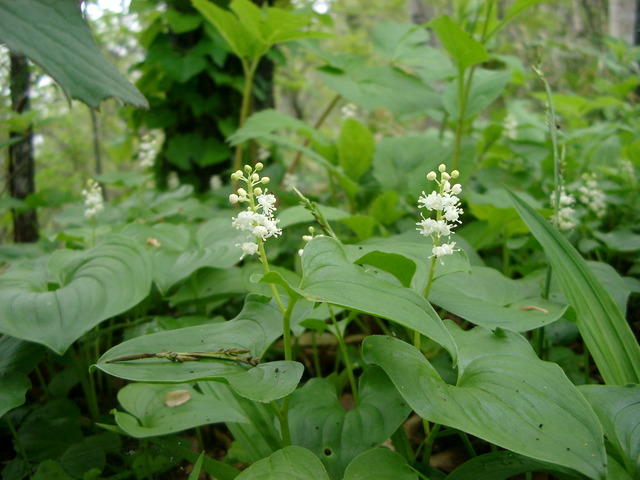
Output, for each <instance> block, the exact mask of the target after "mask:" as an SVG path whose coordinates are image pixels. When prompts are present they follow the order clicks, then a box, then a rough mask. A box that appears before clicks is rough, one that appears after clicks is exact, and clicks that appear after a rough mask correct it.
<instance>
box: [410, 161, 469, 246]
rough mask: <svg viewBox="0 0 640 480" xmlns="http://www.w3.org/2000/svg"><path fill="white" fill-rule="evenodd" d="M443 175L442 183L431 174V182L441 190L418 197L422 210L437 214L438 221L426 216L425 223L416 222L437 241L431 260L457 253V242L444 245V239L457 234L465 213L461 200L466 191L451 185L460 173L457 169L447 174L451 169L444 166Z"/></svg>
mask: <svg viewBox="0 0 640 480" xmlns="http://www.w3.org/2000/svg"><path fill="white" fill-rule="evenodd" d="M438 171H439V172H440V180H438V179H437V178H438V174H437V173H436V172H433V171H432V172H429V173H428V174H427V180H429V181H435V182H436V184H437V185H438V189H437V190H434V191H433V192H431V193H429V194H428V195H427V194H426V193H425V192H422V195H421V196H420V197H419V198H418V208H424V209H425V210H427V211H429V212H433V211H435V212H436V218H425V217H424V216H423V215H422V214H421V216H422V221H420V222H418V223H416V225H417V226H418V228H417V230H418V231H419V232H420V234H422V235H424V236H425V237H431V239H432V240H433V245H434V246H433V248H432V250H431V252H432V255H431V257H429V258H432V257H435V258H441V257H442V256H444V255H451V254H452V253H453V252H454V251H457V250H456V249H455V248H454V247H455V242H451V243H443V244H440V241H441V239H442V238H445V237H446V238H450V237H451V235H453V233H454V232H453V231H452V229H453V228H454V227H455V226H456V225H455V224H456V223H461V221H460V215H461V214H462V213H463V210H462V208H460V199H459V198H458V197H457V195H458V194H460V193H461V192H462V186H461V185H460V184H459V183H456V184H454V185H451V183H450V182H449V180H450V179H452V178H458V176H459V175H460V172H458V171H457V170H453V171H452V172H451V174H449V173H447V167H446V165H444V164H441V165H439V166H438Z"/></svg>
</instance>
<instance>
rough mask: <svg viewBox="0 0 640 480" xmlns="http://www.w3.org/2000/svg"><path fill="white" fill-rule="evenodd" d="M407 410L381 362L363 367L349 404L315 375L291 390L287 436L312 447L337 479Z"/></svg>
mask: <svg viewBox="0 0 640 480" xmlns="http://www.w3.org/2000/svg"><path fill="white" fill-rule="evenodd" d="M409 411H410V410H409V408H408V407H407V405H406V404H405V402H404V400H403V399H402V397H401V396H400V394H399V393H398V392H397V390H396V389H395V388H394V386H393V384H392V383H391V382H390V381H389V378H388V377H387V376H386V375H385V374H384V372H383V371H382V370H381V369H379V368H370V369H367V370H365V372H364V373H363V375H362V377H361V379H360V390H359V401H358V404H357V405H356V406H355V407H354V408H353V409H351V410H345V409H344V407H343V406H342V405H341V404H340V400H339V399H338V396H337V393H336V388H335V385H334V384H333V383H332V382H331V381H329V380H327V379H319V378H314V379H311V380H310V381H309V382H307V383H306V384H305V386H303V387H302V388H300V389H298V390H296V391H295V392H294V393H293V395H292V396H291V403H290V410H289V424H290V427H291V440H292V442H293V443H294V444H296V445H300V446H302V447H305V448H308V449H309V450H311V451H312V452H313V453H315V454H316V455H317V456H318V458H320V460H321V461H322V463H323V464H324V466H325V468H326V469H327V472H329V476H330V477H331V478H332V479H336V480H339V479H341V478H342V475H343V473H344V471H345V468H346V467H347V465H348V464H349V463H351V461H352V460H353V459H354V458H356V457H357V456H358V455H360V454H361V453H363V452H365V451H367V450H370V449H371V448H372V447H374V446H377V445H380V444H381V443H382V442H384V441H385V440H387V439H388V438H389V437H390V436H391V435H392V434H393V432H395V431H396V429H397V428H398V427H399V426H400V425H401V424H402V422H403V421H404V420H405V419H406V418H407V415H408V414H409Z"/></svg>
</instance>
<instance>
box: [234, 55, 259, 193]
mask: <svg viewBox="0 0 640 480" xmlns="http://www.w3.org/2000/svg"><path fill="white" fill-rule="evenodd" d="M259 61H260V59H259V58H257V59H255V60H253V61H252V62H251V63H249V62H247V61H246V60H243V61H242V69H243V71H244V89H243V91H242V105H241V107H240V118H239V120H238V128H242V126H243V125H244V122H245V120H246V119H247V117H248V116H249V111H250V109H251V90H252V88H253V77H254V75H255V72H256V68H257V67H258V62H259ZM242 149H243V143H242V142H240V143H238V144H237V145H236V151H235V156H234V159H233V171H234V172H235V171H237V170H240V168H241V166H242ZM234 189H235V187H234Z"/></svg>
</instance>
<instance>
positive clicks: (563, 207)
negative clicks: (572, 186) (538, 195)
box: [551, 186, 577, 230]
mask: <svg viewBox="0 0 640 480" xmlns="http://www.w3.org/2000/svg"><path fill="white" fill-rule="evenodd" d="M575 201H576V199H575V198H573V195H571V194H569V193H567V191H566V190H565V188H564V186H562V187H560V199H559V201H558V202H556V192H555V191H554V192H551V205H552V206H554V207H555V205H556V203H557V204H558V209H557V213H556V214H554V215H553V217H552V218H551V220H552V221H553V223H554V224H555V225H556V226H557V227H558V228H559V229H560V230H571V229H572V228H575V226H576V224H577V221H576V211H575V210H574V209H573V204H574V203H575Z"/></svg>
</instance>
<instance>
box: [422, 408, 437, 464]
mask: <svg viewBox="0 0 640 480" xmlns="http://www.w3.org/2000/svg"><path fill="white" fill-rule="evenodd" d="M422 421H423V424H424V425H425V435H426V437H425V439H424V449H423V450H422V463H424V464H425V465H428V464H429V458H430V457H431V451H432V450H433V444H434V443H435V442H436V439H437V438H438V433H439V432H440V428H442V426H441V425H440V424H439V423H434V424H433V428H431V429H429V422H428V421H427V420H425V419H423V420H422Z"/></svg>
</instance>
